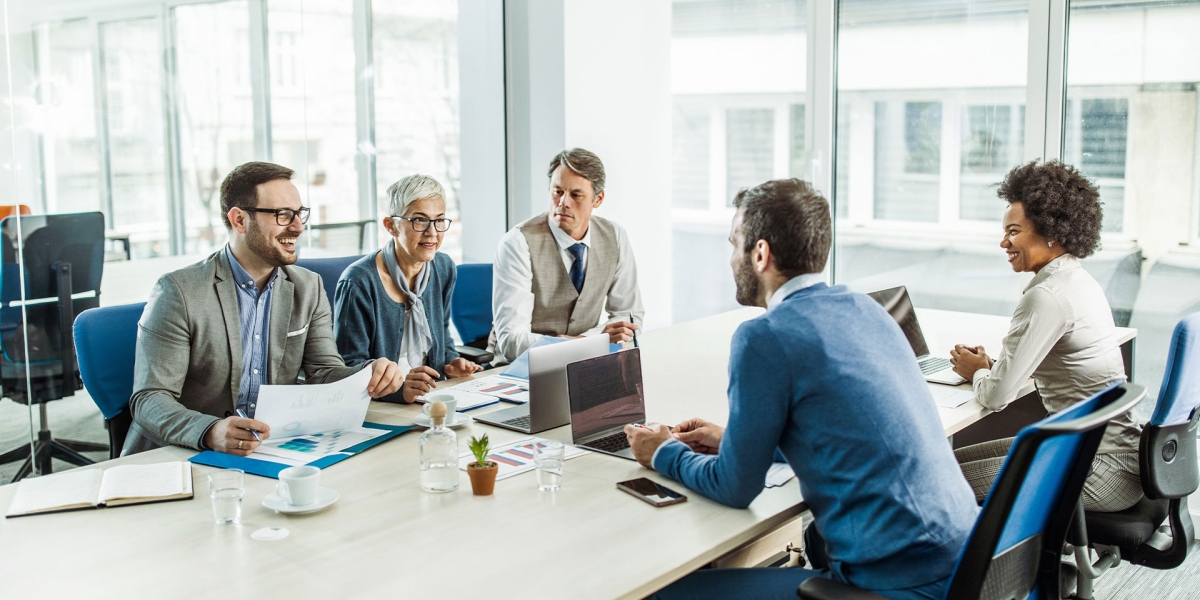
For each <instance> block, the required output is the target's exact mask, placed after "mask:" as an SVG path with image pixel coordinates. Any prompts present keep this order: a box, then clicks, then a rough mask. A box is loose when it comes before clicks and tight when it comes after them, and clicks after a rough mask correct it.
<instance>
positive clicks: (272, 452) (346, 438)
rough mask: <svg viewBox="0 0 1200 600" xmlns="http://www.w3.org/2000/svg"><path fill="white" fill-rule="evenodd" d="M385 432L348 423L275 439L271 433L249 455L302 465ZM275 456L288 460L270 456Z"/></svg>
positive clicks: (386, 432)
mask: <svg viewBox="0 0 1200 600" xmlns="http://www.w3.org/2000/svg"><path fill="white" fill-rule="evenodd" d="M388 433H389V432H388V431H387V430H386V429H372V428H369V427H351V428H349V429H339V430H337V431H326V432H322V433H312V434H309V435H298V436H293V437H281V438H278V439H277V438H275V437H274V436H272V437H270V438H268V439H267V441H265V442H263V443H262V445H261V446H259V447H257V448H255V449H254V452H253V456H254V458H261V459H264V460H270V461H272V462H286V463H288V464H299V465H306V464H308V463H310V462H312V461H314V460H317V459H319V458H325V457H326V456H329V455H331V454H338V453H340V452H342V451H343V450H345V449H346V448H350V447H353V446H357V445H359V444H361V443H363V442H366V441H370V440H373V439H375V438H377V437H380V436H383V435H387V434H388ZM261 455H267V456H261ZM275 458H284V459H288V460H286V461H276V460H273V459H275Z"/></svg>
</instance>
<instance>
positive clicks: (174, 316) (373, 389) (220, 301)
mask: <svg viewBox="0 0 1200 600" xmlns="http://www.w3.org/2000/svg"><path fill="white" fill-rule="evenodd" d="M293 174H294V172H293V171H292V170H291V169H288V168H286V167H281V166H279V165H275V164H271V163H265V162H249V163H246V164H243V165H240V166H238V167H235V168H234V169H233V170H232V171H230V173H229V175H228V176H227V177H225V180H224V181H223V182H222V183H221V211H222V219H223V220H224V222H225V227H226V229H228V230H229V244H228V245H227V246H225V247H224V248H222V249H221V250H218V251H217V252H215V253H214V254H212V255H211V256H209V257H208V258H206V259H205V260H203V261H201V262H199V263H196V264H193V265H189V266H187V267H184V268H182V269H180V270H178V271H175V272H173V273H167V274H166V275H163V276H162V277H160V278H159V280H158V282H157V283H156V284H155V285H154V290H153V291H152V292H151V293H150V300H149V301H148V302H147V304H146V308H145V311H144V312H143V313H142V318H141V321H140V322H139V323H138V335H137V353H136V358H135V362H134V381H133V396H132V398H130V400H129V410H130V413H131V414H132V416H133V425H132V426H131V427H130V428H129V434H128V436H127V437H126V438H125V447H124V448H123V449H122V451H121V454H122V455H126V454H133V453H135V452H142V451H144V450H149V449H152V448H157V447H160V446H165V445H176V446H184V447H187V448H192V449H195V450H216V451H218V452H227V453H230V454H237V455H241V456H245V455H248V454H250V453H251V452H253V451H254V449H255V448H256V447H257V446H258V445H259V444H260V443H261V441H262V440H265V439H267V438H268V437H269V436H270V428H269V427H268V426H267V424H266V423H262V422H260V421H256V420H254V418H253V417H254V411H255V408H256V407H257V402H258V388H259V386H260V385H262V384H264V383H266V384H274V385H280V384H288V385H290V384H296V383H298V382H300V380H301V375H302V374H303V383H328V382H332V381H338V380H340V379H344V378H346V377H349V376H350V375H353V374H354V373H356V372H358V371H359V370H360V369H364V368H367V369H371V371H372V374H371V380H370V382H369V383H368V385H367V392H368V393H369V394H370V395H371V397H373V398H379V397H381V396H386V395H388V394H391V393H392V392H395V391H396V390H398V389H400V385H401V384H402V383H403V382H404V375H403V373H401V372H400V369H399V368H397V366H396V363H394V362H392V361H391V360H389V359H387V358H377V359H375V360H373V361H370V362H367V363H366V364H364V365H360V366H357V367H347V366H346V365H345V363H343V362H342V357H341V356H340V355H339V354H338V351H337V346H336V344H335V343H334V339H333V317H332V311H331V310H330V308H329V299H328V298H326V297H325V291H324V287H323V286H322V284H321V277H320V276H319V275H317V274H316V273H313V272H312V271H309V270H307V269H303V268H300V267H297V266H295V262H296V243H297V241H298V238H299V237H300V234H301V233H303V232H304V223H305V222H306V221H307V220H308V213H309V209H308V208H307V207H304V206H302V205H301V202H300V192H299V191H298V190H297V189H296V186H295V185H293V184H292V182H291V179H292V175H293ZM239 415H245V416H239Z"/></svg>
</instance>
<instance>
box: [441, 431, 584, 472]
mask: <svg viewBox="0 0 1200 600" xmlns="http://www.w3.org/2000/svg"><path fill="white" fill-rule="evenodd" d="M545 442H546V440H544V439H541V438H533V437H528V438H522V439H519V440H517V441H515V442H509V443H507V444H504V445H503V446H496V447H494V448H492V451H491V452H489V453H488V460H490V461H492V462H494V463H496V464H497V465H499V466H500V470H499V472H497V473H496V479H504V478H506V477H512V476H513V475H518V474H520V473H524V472H525V471H531V470H533V468H534V464H533V445H534V444H538V445H541V444H543V443H545ZM587 453H588V452H587V450H580V449H579V448H576V447H575V446H570V445H567V446H565V447H564V448H563V460H570V459H572V458H575V457H577V456H583V455H584V454H587ZM473 462H475V455H474V454H471V453H470V452H465V453H463V454H460V455H459V456H458V468H460V469H462V470H464V471H466V470H467V465H469V464H471V463H473Z"/></svg>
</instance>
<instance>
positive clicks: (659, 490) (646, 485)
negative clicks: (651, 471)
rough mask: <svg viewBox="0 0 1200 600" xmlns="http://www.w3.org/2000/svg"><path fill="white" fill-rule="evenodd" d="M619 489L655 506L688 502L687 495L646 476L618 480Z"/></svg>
mask: <svg viewBox="0 0 1200 600" xmlns="http://www.w3.org/2000/svg"><path fill="white" fill-rule="evenodd" d="M617 489H619V490H621V491H622V492H625V493H627V494H630V495H633V496H635V497H637V498H639V499H641V500H642V501H643V502H646V503H649V504H653V505H654V506H668V505H671V504H679V503H680V502H687V496H684V495H683V494H680V493H679V492H677V491H675V490H673V489H671V488H669V487H667V486H665V485H663V484H661V483H658V482H655V481H651V480H649V479H646V478H645V477H639V478H638V479H630V480H629V481H620V482H617Z"/></svg>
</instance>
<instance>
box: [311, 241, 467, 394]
mask: <svg viewBox="0 0 1200 600" xmlns="http://www.w3.org/2000/svg"><path fill="white" fill-rule="evenodd" d="M380 252H382V250H381V251H380ZM378 254H379V253H378V252H375V253H372V254H368V255H366V256H364V257H362V258H360V259H358V260H356V261H354V263H353V264H351V265H350V266H349V267H346V271H345V272H343V273H342V276H341V278H340V279H338V283H337V291H336V292H335V294H334V310H333V337H334V340H335V341H336V342H337V348H338V353H340V354H341V355H342V360H343V361H345V363H346V365H347V366H354V365H360V364H362V363H364V362H367V361H368V360H371V359H374V358H379V357H383V358H387V359H390V360H396V359H397V358H398V357H399V356H400V342H401V341H402V340H403V339H404V312H405V310H406V309H405V307H404V304H401V303H399V302H396V301H395V300H392V298H391V296H388V294H387V290H385V289H384V288H383V282H382V281H380V280H379V272H378V271H377V270H376V267H375V256H376V255H378ZM429 266H430V268H432V269H433V272H432V273H430V274H429V284H428V285H427V286H426V287H425V292H424V293H423V294H421V299H422V300H424V302H425V316H426V317H428V318H429V331H430V333H431V334H433V347H432V348H430V349H429V354H428V356H426V357H425V366H428V367H432V368H433V369H434V370H436V371H437V372H438V373H441V374H442V375H443V376H444V375H445V373H442V369H443V368H444V367H445V366H446V364H448V363H449V362H450V361H452V360H454V359H456V358H458V352H456V351H455V350H454V339H453V338H452V337H451V336H450V297H451V296H452V295H453V294H454V282H455V280H456V279H457V278H458V271H457V270H456V269H455V267H454V260H453V259H452V258H450V257H449V256H447V255H445V254H442V253H441V252H438V253H437V254H435V255H434V256H433V261H431V263H430V265H429ZM413 366H414V367H417V366H420V365H413ZM380 400H383V401H385V402H403V401H404V397H403V394H402V393H401V391H397V392H396V393H394V394H391V395H390V396H385V397H383V398H380Z"/></svg>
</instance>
